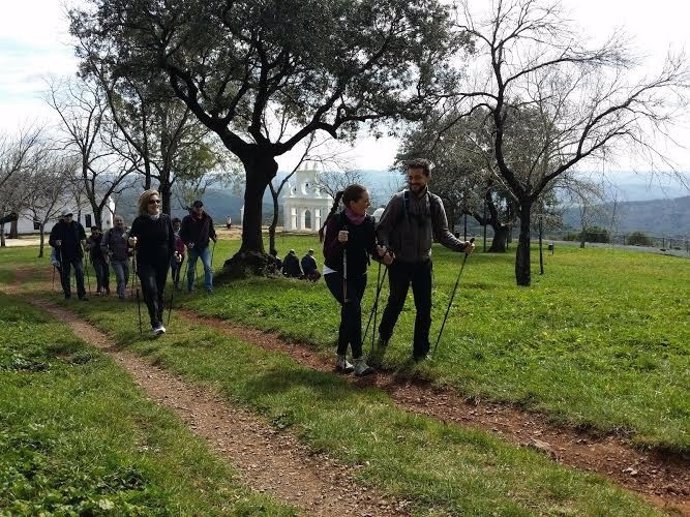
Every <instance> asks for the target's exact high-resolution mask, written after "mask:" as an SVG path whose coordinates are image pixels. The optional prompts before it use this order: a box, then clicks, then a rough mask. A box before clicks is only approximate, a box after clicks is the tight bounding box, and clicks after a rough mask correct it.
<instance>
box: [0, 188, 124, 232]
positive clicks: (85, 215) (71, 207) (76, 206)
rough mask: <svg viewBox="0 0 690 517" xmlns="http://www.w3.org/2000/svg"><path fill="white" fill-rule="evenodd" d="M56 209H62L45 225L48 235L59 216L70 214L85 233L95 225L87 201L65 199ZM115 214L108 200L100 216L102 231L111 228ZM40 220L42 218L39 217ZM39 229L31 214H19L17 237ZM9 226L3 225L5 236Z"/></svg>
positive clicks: (112, 203) (112, 202)
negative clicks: (82, 227) (78, 201)
mask: <svg viewBox="0 0 690 517" xmlns="http://www.w3.org/2000/svg"><path fill="white" fill-rule="evenodd" d="M55 206H56V207H64V208H63V209H61V210H59V211H58V214H57V215H56V216H55V217H54V218H52V219H49V220H48V222H47V223H46V225H45V228H44V232H45V233H50V230H52V229H53V226H55V224H56V223H57V222H58V218H59V217H60V214H63V213H70V212H71V213H72V217H73V219H74V220H75V221H78V222H80V223H81V224H82V225H83V226H84V229H86V232H87V233H88V230H89V228H90V227H91V226H93V225H95V224H96V218H95V217H94V214H93V210H92V209H91V205H90V204H89V203H88V201H84V202H82V203H77V202H76V201H75V200H74V199H71V200H67V199H65V200H64V201H62V202H58V203H56V205H55ZM114 214H115V201H113V199H112V198H110V197H109V198H108V201H107V203H106V205H105V206H104V207H103V213H102V214H101V222H102V230H103V231H106V230H108V229H110V228H112V227H113V215H114ZM41 219H42V217H41ZM39 229H40V224H39V221H34V219H33V216H32V214H30V213H28V212H26V211H23V212H20V213H19V218H18V219H17V233H18V234H19V235H27V234H32V233H38V231H39ZM9 230H10V225H9V224H6V225H5V234H7V233H9Z"/></svg>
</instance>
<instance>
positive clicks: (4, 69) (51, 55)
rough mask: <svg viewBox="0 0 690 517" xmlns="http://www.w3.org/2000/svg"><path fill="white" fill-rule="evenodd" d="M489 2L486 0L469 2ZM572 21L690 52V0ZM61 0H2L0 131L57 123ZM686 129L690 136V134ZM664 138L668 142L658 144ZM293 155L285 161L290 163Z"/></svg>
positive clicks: (604, 4) (389, 157) (605, 11)
mask: <svg viewBox="0 0 690 517" xmlns="http://www.w3.org/2000/svg"><path fill="white" fill-rule="evenodd" d="M474 3H476V4H478V5H487V4H488V1H487V0H472V1H471V4H474ZM562 3H563V6H564V7H565V9H567V10H568V11H570V13H571V15H572V18H573V20H575V21H576V23H578V24H579V25H580V26H581V27H583V30H584V31H585V32H584V33H583V34H588V35H589V36H590V37H593V38H601V37H604V36H605V35H607V34H609V33H610V32H611V31H612V30H613V29H614V28H616V27H620V28H623V29H625V31H626V33H627V34H628V35H629V36H630V37H631V38H632V39H633V41H634V42H635V46H636V49H637V50H638V52H640V53H642V54H648V55H649V56H650V58H649V60H648V64H647V66H649V67H650V69H654V68H655V66H658V65H660V64H661V61H662V60H663V57H664V56H665V54H666V52H667V50H668V49H669V48H673V49H676V50H677V49H680V48H687V49H688V51H690V30H689V29H688V25H687V20H688V18H689V16H688V15H690V4H685V2H681V1H679V0H655V1H654V2H641V1H638V2H631V1H630V0H562ZM63 6H64V0H21V1H19V2H10V1H7V0H6V1H5V2H3V9H2V10H3V13H2V17H0V132H5V133H13V132H16V131H18V130H19V129H20V128H22V127H26V126H28V125H30V124H40V125H46V124H50V123H54V122H55V115H54V114H53V113H51V111H50V110H49V109H48V107H47V105H46V104H45V102H44V101H43V100H42V99H41V96H42V92H44V91H45V89H46V86H45V78H46V76H49V75H55V76H66V75H72V74H74V73H75V71H76V66H77V63H76V60H75V59H74V57H73V50H72V46H71V43H70V38H69V35H68V27H67V21H66V19H65V16H64V7H63ZM689 119H690V117H689ZM678 134H679V135H680V136H681V140H684V141H685V142H687V145H688V149H682V150H678V149H673V150H672V151H670V153H671V157H672V159H673V160H674V162H676V163H677V164H678V166H679V168H680V169H681V170H686V171H690V123H689V124H688V127H685V128H681V129H679V133H678ZM686 135H687V137H686ZM659 145H662V146H663V145H664V143H663V142H662V143H660V144H659ZM397 146H398V142H397V140H395V139H392V138H382V139H379V140H374V139H372V138H362V139H360V140H359V141H358V142H357V144H356V145H355V147H354V148H352V149H351V150H350V151H349V152H348V158H349V161H350V162H351V163H352V165H353V166H355V167H357V168H361V169H369V170H378V169H386V168H388V167H389V166H390V165H391V164H392V162H393V159H394V156H395V152H396V150H397ZM290 164H291V162H290V157H287V158H285V159H281V160H280V165H281V169H286V168H288V167H290Z"/></svg>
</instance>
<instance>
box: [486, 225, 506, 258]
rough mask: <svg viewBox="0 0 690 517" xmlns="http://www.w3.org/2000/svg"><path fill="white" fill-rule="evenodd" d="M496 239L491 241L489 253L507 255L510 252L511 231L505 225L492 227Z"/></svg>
mask: <svg viewBox="0 0 690 517" xmlns="http://www.w3.org/2000/svg"><path fill="white" fill-rule="evenodd" d="M492 228H493V230H494V238H493V240H492V241H491V247H490V248H489V251H488V252H489V253H505V252H506V251H507V250H508V233H509V231H510V229H509V228H508V226H506V225H504V224H497V225H494V226H492Z"/></svg>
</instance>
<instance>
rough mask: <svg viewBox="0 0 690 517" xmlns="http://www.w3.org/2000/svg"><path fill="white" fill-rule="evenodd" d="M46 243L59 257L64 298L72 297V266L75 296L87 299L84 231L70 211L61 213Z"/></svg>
mask: <svg viewBox="0 0 690 517" xmlns="http://www.w3.org/2000/svg"><path fill="white" fill-rule="evenodd" d="M48 243H49V244H50V245H51V246H52V247H53V248H55V250H56V251H57V255H58V257H59V258H60V264H61V268H60V272H61V275H60V281H61V283H62V292H63V293H64V294H65V300H69V299H70V298H71V297H72V286H71V275H72V266H74V276H75V277H76V278H77V296H78V297H79V299H80V300H87V298H86V289H85V288H84V263H83V261H82V257H83V256H84V246H85V245H86V232H85V231H84V227H83V226H82V225H81V223H79V222H77V221H74V220H73V219H72V213H66V214H62V219H61V220H60V221H59V222H58V223H57V224H56V225H55V226H53V229H52V230H51V231H50V238H49V239H48Z"/></svg>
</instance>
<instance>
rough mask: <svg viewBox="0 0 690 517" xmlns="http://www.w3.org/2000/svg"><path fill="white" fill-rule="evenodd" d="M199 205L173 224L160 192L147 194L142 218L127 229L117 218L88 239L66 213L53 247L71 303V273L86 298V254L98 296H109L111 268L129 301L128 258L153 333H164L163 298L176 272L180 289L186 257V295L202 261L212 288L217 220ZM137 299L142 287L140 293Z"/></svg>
mask: <svg viewBox="0 0 690 517" xmlns="http://www.w3.org/2000/svg"><path fill="white" fill-rule="evenodd" d="M203 206H204V205H203V203H202V202H201V201H195V202H194V203H193V205H192V207H191V209H190V213H189V215H187V216H185V217H184V219H182V220H181V221H180V220H179V219H177V218H176V219H173V220H171V219H170V217H169V216H168V215H166V214H164V213H162V211H161V198H160V194H159V192H158V191H157V190H153V189H151V190H147V191H145V192H144V193H143V194H142V195H141V196H140V197H139V202H138V216H137V217H136V218H135V219H134V221H133V222H132V226H131V228H130V229H129V231H126V228H125V223H124V219H123V218H122V217H121V216H119V215H116V216H115V217H114V218H113V228H111V229H110V230H108V231H107V232H106V233H105V234H102V233H101V231H100V230H99V229H98V228H97V227H94V228H92V232H91V235H90V236H89V237H88V239H87V238H86V233H85V231H84V228H83V226H82V225H81V224H80V223H79V222H77V221H74V220H73V217H72V216H73V214H71V213H66V214H63V215H62V217H61V218H60V221H59V222H58V223H57V224H56V225H55V226H54V227H53V229H52V231H51V234H50V239H49V244H50V245H51V246H52V247H53V250H54V251H53V257H54V259H53V264H54V265H55V266H56V268H57V269H58V270H59V271H60V280H61V284H62V290H63V293H64V295H65V298H66V299H70V298H71V296H72V292H71V269H72V268H74V270H75V277H76V284H77V296H78V298H79V299H80V300H86V299H87V297H86V288H85V285H84V263H83V260H82V259H83V257H84V251H86V250H88V252H89V258H90V259H91V262H92V264H93V267H94V271H95V273H96V281H97V288H96V294H110V286H109V270H110V268H112V270H113V272H114V273H115V276H116V278H117V295H118V297H119V298H120V299H125V297H126V289H127V284H128V282H129V263H130V258H131V259H132V264H133V267H134V273H135V275H136V279H135V281H136V280H137V279H138V281H139V284H140V285H141V291H142V295H143V298H144V302H145V304H146V307H147V309H148V314H149V319H150V323H151V331H152V333H153V334H154V335H160V334H163V333H164V332H165V331H166V329H165V326H164V325H163V306H164V303H163V294H164V292H165V284H166V281H167V277H168V271H169V270H170V269H172V278H173V283H174V285H175V287H176V288H177V287H179V281H180V271H181V268H182V263H183V261H184V258H185V256H186V257H188V262H187V275H186V281H187V291H188V292H191V291H192V290H193V287H194V281H195V271H196V262H197V260H199V259H201V262H202V264H203V266H204V288H205V289H206V291H207V292H209V293H210V292H212V290H213V269H212V256H213V254H212V250H211V249H209V248H210V246H209V244H210V241H213V243H214V244H215V242H216V240H217V236H216V232H215V229H214V228H213V220H212V218H211V216H210V215H208V214H207V213H206V212H205V211H204V209H203ZM137 296H138V289H137Z"/></svg>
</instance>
